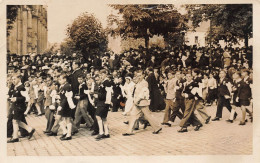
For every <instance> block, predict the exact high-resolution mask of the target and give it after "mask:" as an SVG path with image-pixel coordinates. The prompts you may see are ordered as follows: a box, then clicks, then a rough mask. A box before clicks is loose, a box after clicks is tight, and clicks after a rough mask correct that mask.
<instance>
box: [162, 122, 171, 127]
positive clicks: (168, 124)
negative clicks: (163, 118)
mask: <svg viewBox="0 0 260 163" xmlns="http://www.w3.org/2000/svg"><path fill="white" fill-rule="evenodd" d="M162 125H167V126H169V127H171V126H172V124H170V123H162Z"/></svg>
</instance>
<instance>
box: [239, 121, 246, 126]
mask: <svg viewBox="0 0 260 163" xmlns="http://www.w3.org/2000/svg"><path fill="white" fill-rule="evenodd" d="M238 125H246V122H241V121H240V123H239V124H238Z"/></svg>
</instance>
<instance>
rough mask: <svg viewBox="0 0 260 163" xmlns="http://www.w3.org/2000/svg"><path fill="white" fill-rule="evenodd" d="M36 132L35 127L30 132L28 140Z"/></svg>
mask: <svg viewBox="0 0 260 163" xmlns="http://www.w3.org/2000/svg"><path fill="white" fill-rule="evenodd" d="M34 132H35V129H34V128H33V129H32V131H31V132H30V133H29V136H28V140H30V139H31V138H32V136H33V134H34Z"/></svg>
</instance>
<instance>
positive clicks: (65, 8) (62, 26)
mask: <svg viewBox="0 0 260 163" xmlns="http://www.w3.org/2000/svg"><path fill="white" fill-rule="evenodd" d="M83 12H88V13H92V14H94V16H95V17H96V18H97V19H98V20H99V21H100V22H101V24H102V26H103V27H104V28H105V27H106V25H107V21H106V18H107V16H108V15H109V14H110V13H111V8H110V7H109V6H108V5H106V4H105V3H103V2H102V1H101V2H100V1H98V0H96V1H94V0H87V1H79V0H73V1H66V3H63V1H61V0H55V1H54V0H53V1H51V3H48V41H49V42H50V43H60V42H62V41H63V40H64V39H65V38H66V28H67V26H68V25H69V24H71V23H72V22H73V20H74V19H76V18H77V17H78V16H79V15H80V14H81V13H83Z"/></svg>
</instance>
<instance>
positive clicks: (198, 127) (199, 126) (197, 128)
mask: <svg viewBox="0 0 260 163" xmlns="http://www.w3.org/2000/svg"><path fill="white" fill-rule="evenodd" d="M202 126H203V125H202V124H201V125H198V126H196V128H195V129H194V131H199V129H200V128H201V127H202Z"/></svg>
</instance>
